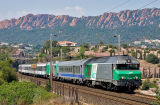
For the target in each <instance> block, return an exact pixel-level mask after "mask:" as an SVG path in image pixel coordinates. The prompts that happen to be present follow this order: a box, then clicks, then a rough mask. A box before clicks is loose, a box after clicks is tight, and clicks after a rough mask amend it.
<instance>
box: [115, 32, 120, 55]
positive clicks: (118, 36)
mask: <svg viewBox="0 0 160 105" xmlns="http://www.w3.org/2000/svg"><path fill="white" fill-rule="evenodd" d="M114 37H117V38H118V55H120V47H121V44H120V40H121V39H120V37H121V36H120V35H114Z"/></svg>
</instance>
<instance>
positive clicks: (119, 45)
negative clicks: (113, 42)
mask: <svg viewBox="0 0 160 105" xmlns="http://www.w3.org/2000/svg"><path fill="white" fill-rule="evenodd" d="M120 40H121V39H120V35H118V55H120V47H121V44H120Z"/></svg>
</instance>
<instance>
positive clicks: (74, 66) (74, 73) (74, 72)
mask: <svg viewBox="0 0 160 105" xmlns="http://www.w3.org/2000/svg"><path fill="white" fill-rule="evenodd" d="M73 77H75V66H73Z"/></svg>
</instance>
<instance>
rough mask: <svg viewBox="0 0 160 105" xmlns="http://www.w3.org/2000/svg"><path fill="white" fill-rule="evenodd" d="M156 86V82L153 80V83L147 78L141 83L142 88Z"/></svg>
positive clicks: (147, 88) (146, 88)
mask: <svg viewBox="0 0 160 105" xmlns="http://www.w3.org/2000/svg"><path fill="white" fill-rule="evenodd" d="M154 87H157V85H156V83H155V82H154V81H153V83H152V82H151V81H150V80H149V79H147V80H145V81H144V82H143V83H142V88H141V89H142V90H149V89H150V88H154Z"/></svg>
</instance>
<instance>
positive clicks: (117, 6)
mask: <svg viewBox="0 0 160 105" xmlns="http://www.w3.org/2000/svg"><path fill="white" fill-rule="evenodd" d="M129 1H130V0H127V1H125V2H123V3H121V4H118V5H116V6H115V7H113V8H112V9H110V10H108V11H107V12H111V11H112V10H114V9H117V8H119V7H121V6H123V5H125V4H127V3H128V2H129Z"/></svg>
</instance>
